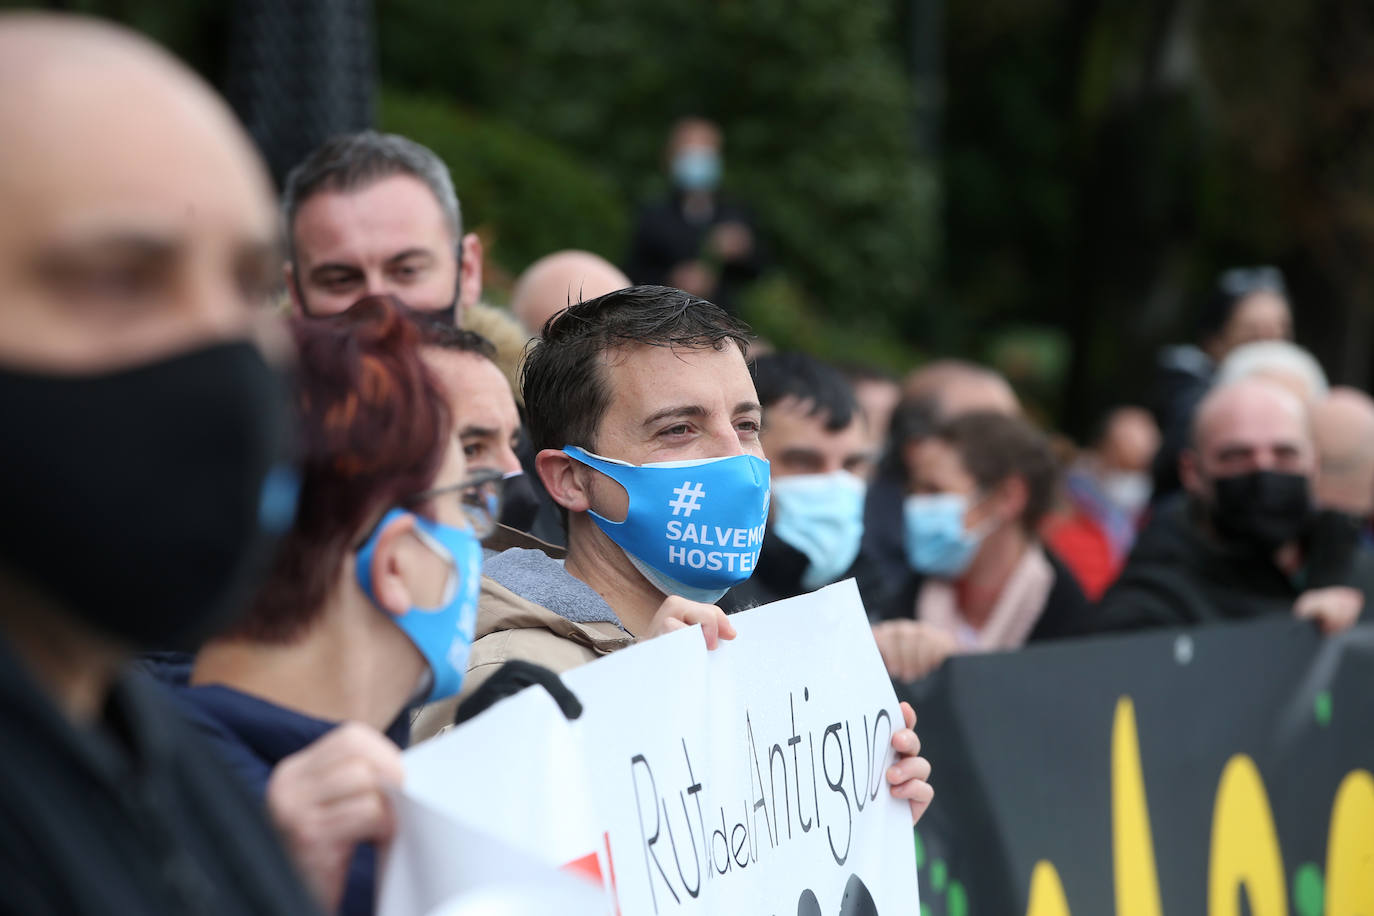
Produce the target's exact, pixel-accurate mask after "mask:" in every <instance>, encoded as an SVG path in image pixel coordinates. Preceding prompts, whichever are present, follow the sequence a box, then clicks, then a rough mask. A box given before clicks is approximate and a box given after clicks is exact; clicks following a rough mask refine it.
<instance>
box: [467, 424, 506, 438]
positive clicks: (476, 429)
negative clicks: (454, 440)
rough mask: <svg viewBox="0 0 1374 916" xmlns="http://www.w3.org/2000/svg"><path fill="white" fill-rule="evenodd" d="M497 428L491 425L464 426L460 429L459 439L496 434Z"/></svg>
mask: <svg viewBox="0 0 1374 916" xmlns="http://www.w3.org/2000/svg"><path fill="white" fill-rule="evenodd" d="M496 433H497V430H496V429H495V428H494V427H491V426H464V427H463V428H462V429H461V430H459V431H458V438H459V439H472V438H476V437H479V436H481V437H486V436H494V435H496Z"/></svg>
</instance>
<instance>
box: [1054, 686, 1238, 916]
mask: <svg viewBox="0 0 1374 916" xmlns="http://www.w3.org/2000/svg"><path fill="white" fill-rule="evenodd" d="M1112 859H1113V865H1114V867H1115V869H1116V916H1160V904H1159V879H1158V878H1157V877H1156V873H1155V846H1154V839H1153V838H1152V837H1151V836H1150V809H1149V807H1148V806H1147V805H1146V802H1145V777H1144V775H1143V774H1142V773H1141V770H1140V740H1139V738H1138V737H1137V736H1136V728H1135V704H1134V703H1132V702H1131V698H1130V697H1122V698H1121V699H1119V700H1117V701H1116V718H1115V720H1114V721H1113V722H1112ZM1057 877H1058V876H1056V878H1057ZM1056 883H1057V881H1056ZM1061 893H1062V892H1061ZM1256 916H1259V914H1256Z"/></svg>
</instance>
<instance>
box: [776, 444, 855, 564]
mask: <svg viewBox="0 0 1374 916" xmlns="http://www.w3.org/2000/svg"><path fill="white" fill-rule="evenodd" d="M865 489H866V488H865V486H864V482H863V481H862V480H860V479H859V478H858V477H856V476H854V475H853V474H851V473H849V472H848V471H835V472H834V473H831V474H798V475H795V476H792V477H779V478H778V479H777V480H775V481H773V518H772V520H771V521H770V524H771V526H772V532H773V533H774V534H776V535H777V536H778V537H780V538H782V539H783V540H784V541H786V542H787V543H788V544H790V545H791V546H793V547H795V548H796V549H797V550H800V551H801V552H802V553H803V554H805V555H806V558H807V559H808V560H810V561H811V563H810V564H809V565H808V566H807V567H806V572H805V573H803V574H802V580H801V585H802V588H804V589H806V590H807V591H815V590H816V589H818V588H820V587H821V586H822V585H828V584H830V583H831V582H834V581H835V580H836V579H838V578H839V577H840V576H842V575H844V573H845V570H847V569H849V567H851V566H853V565H854V558H855V557H857V556H858V555H859V542H860V541H861V540H862V539H863V534H864V492H865Z"/></svg>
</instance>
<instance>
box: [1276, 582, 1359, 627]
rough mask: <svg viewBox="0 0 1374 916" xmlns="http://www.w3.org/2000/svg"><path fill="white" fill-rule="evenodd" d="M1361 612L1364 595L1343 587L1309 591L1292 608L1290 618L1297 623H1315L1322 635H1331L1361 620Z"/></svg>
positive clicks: (1337, 586)
mask: <svg viewBox="0 0 1374 916" xmlns="http://www.w3.org/2000/svg"><path fill="white" fill-rule="evenodd" d="M1363 609H1364V595H1362V594H1361V593H1360V590H1359V589H1355V588H1350V587H1348V586H1344V585H1333V586H1331V587H1330V588H1313V589H1308V590H1307V591H1305V592H1303V593H1302V594H1301V595H1299V596H1298V600H1297V603H1295V604H1294V605H1293V616H1295V617H1297V618H1298V619H1299V620H1315V621H1316V622H1317V625H1318V626H1319V627H1321V631H1322V632H1323V633H1326V634H1327V635H1330V634H1332V633H1339V632H1341V631H1342V630H1348V629H1350V628H1351V627H1352V626H1354V625H1355V621H1357V620H1359V619H1360V611H1362V610H1363Z"/></svg>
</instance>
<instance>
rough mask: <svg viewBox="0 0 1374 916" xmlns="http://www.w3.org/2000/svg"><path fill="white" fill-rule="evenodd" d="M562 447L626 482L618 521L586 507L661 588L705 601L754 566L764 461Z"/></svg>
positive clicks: (762, 517) (764, 516) (764, 504)
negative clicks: (635, 456) (636, 456)
mask: <svg viewBox="0 0 1374 916" xmlns="http://www.w3.org/2000/svg"><path fill="white" fill-rule="evenodd" d="M563 451H564V452H566V453H567V454H568V455H570V456H571V457H572V458H573V459H574V460H576V461H580V462H581V463H582V464H585V465H586V466H587V467H590V468H595V469H596V470H598V471H600V472H601V473H603V474H605V475H606V476H607V477H609V478H611V479H612V480H614V481H615V482H616V483H618V484H620V485H621V486H622V487H624V488H625V492H626V493H627V494H629V497H630V499H629V507H628V508H627V510H626V512H625V520H624V521H623V522H613V521H610V520H609V519H607V518H605V517H603V516H601V515H598V514H597V513H595V512H591V511H589V512H588V513H587V514H588V515H590V516H591V517H592V520H593V521H594V522H596V526H597V527H598V528H600V529H601V530H602V531H603V532H605V534H606V537H608V538H610V539H611V540H612V541H614V542H615V543H616V545H617V546H618V547H619V548H620V549H621V550H623V551H625V555H626V556H627V557H629V559H630V562H631V563H632V564H633V565H634V567H635V569H637V570H639V571H640V573H642V574H643V575H644V578H646V579H648V580H649V581H650V582H652V583H653V584H654V586H655V587H656V588H657V589H658V590H659V591H661V592H663V593H664V594H666V595H681V596H682V597H684V598H689V599H691V600H692V601H701V602H704V603H706V604H711V603H714V602H716V601H719V600H720V598H721V596H722V595H724V594H725V593H726V592H727V591H729V590H730V587H731V586H734V585H738V584H739V583H741V582H743V581H744V580H745V579H748V578H749V576H750V574H751V573H753V571H754V565H755V564H756V563H757V562H758V559H759V549H760V548H761V547H762V546H763V529H764V524H765V522H767V520H768V462H767V461H764V460H763V459H762V458H755V457H754V456H753V455H732V456H730V457H728V458H706V459H703V460H698V461H664V462H659V463H655V464H644V465H633V464H627V463H625V462H623V461H616V460H614V459H612V458H602V457H601V456H600V455H593V454H592V453H591V452H588V451H584V450H583V449H580V448H578V447H577V446H575V445H569V446H568V447H567V448H565V449H563Z"/></svg>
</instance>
